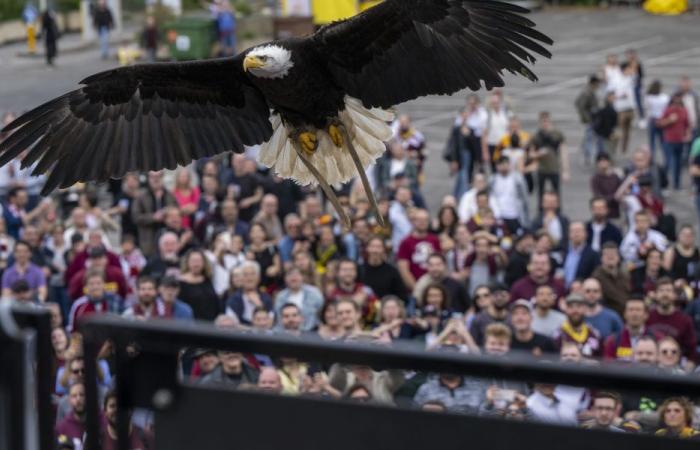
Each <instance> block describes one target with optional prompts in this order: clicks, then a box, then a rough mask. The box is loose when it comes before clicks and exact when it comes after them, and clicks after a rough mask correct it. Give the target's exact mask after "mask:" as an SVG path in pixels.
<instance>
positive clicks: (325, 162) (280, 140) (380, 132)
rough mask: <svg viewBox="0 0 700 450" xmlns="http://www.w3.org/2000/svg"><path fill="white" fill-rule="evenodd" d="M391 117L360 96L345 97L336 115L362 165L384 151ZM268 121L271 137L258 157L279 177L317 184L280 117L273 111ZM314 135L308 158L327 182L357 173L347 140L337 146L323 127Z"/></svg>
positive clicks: (305, 183) (337, 180) (390, 113)
mask: <svg viewBox="0 0 700 450" xmlns="http://www.w3.org/2000/svg"><path fill="white" fill-rule="evenodd" d="M393 118H394V115H393V113H392V112H389V111H384V110H381V109H378V108H372V109H367V108H365V107H364V106H362V102H360V101H359V100H357V99H355V98H352V97H345V110H344V111H342V112H341V113H340V114H339V119H340V122H341V123H342V124H343V125H344V126H345V128H346V129H347V131H348V134H349V135H350V139H351V140H352V143H353V146H354V147H355V150H356V151H357V153H358V156H359V158H360V161H361V162H362V165H363V166H364V167H368V166H369V165H370V164H372V163H373V162H374V161H375V160H376V159H377V158H379V157H380V156H381V155H382V154H383V153H384V151H385V146H384V142H385V141H388V140H389V139H391V128H390V127H389V125H388V123H387V122H390V121H391V120H393ZM270 121H271V123H272V128H273V130H274V132H273V134H272V137H271V138H270V140H269V141H267V142H266V143H264V144H263V145H262V146H261V148H260V154H259V156H258V161H259V162H260V163H261V164H263V165H265V166H267V167H270V168H271V169H272V170H273V171H274V172H275V173H276V174H277V175H279V176H281V177H282V178H291V179H293V180H295V181H296V182H297V183H299V184H300V185H302V186H306V185H309V184H311V185H316V184H318V182H317V181H316V178H315V177H314V176H313V175H312V174H311V172H309V170H308V169H307V168H306V166H305V165H304V163H303V162H302V161H301V160H300V159H299V158H298V157H297V154H296V151H295V149H294V146H293V145H292V142H291V140H290V139H289V138H288V136H289V134H290V133H289V130H287V129H286V127H285V126H284V124H283V123H282V121H281V120H280V117H279V116H278V115H274V116H273V117H272V118H271V120H270ZM316 138H317V139H318V148H317V150H316V151H315V152H314V153H313V155H311V156H310V157H309V160H310V161H311V164H313V166H314V167H316V169H318V171H319V172H320V173H321V175H323V176H324V177H325V178H326V181H327V182H328V183H329V184H330V185H334V186H338V185H340V184H342V183H345V182H347V181H350V180H351V179H352V178H354V177H355V176H357V169H356V168H355V164H354V163H353V160H352V156H351V155H350V153H349V150H348V148H347V144H344V145H343V148H342V149H341V148H338V147H336V146H335V144H333V141H332V140H331V138H330V136H329V135H328V133H327V131H326V130H319V131H318V132H317V133H316Z"/></svg>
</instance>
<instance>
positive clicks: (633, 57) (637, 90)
mask: <svg viewBox="0 0 700 450" xmlns="http://www.w3.org/2000/svg"><path fill="white" fill-rule="evenodd" d="M625 58H626V60H625V62H626V63H627V64H629V65H630V66H631V68H632V73H633V74H634V103H635V106H636V107H637V114H638V115H639V128H641V129H644V128H645V127H646V121H645V120H644V116H645V113H646V111H645V109H644V102H643V101H642V87H643V86H644V68H643V67H642V62H641V61H640V60H639V55H637V50H635V49H633V48H630V49H627V50H625Z"/></svg>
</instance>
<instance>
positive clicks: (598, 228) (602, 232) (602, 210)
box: [586, 197, 622, 276]
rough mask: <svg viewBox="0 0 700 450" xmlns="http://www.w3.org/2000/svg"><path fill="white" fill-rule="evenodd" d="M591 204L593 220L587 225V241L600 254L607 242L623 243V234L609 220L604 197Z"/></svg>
mask: <svg viewBox="0 0 700 450" xmlns="http://www.w3.org/2000/svg"><path fill="white" fill-rule="evenodd" d="M589 204H590V207H591V220H590V221H589V222H588V223H586V239H587V242H588V245H590V247H591V249H592V250H593V251H595V252H598V253H600V251H601V249H602V247H603V244H605V243H606V242H614V243H616V244H617V245H620V244H621V243H622V232H621V231H620V229H619V228H618V227H617V226H616V225H615V224H613V223H612V222H610V220H608V211H609V209H608V202H607V201H606V200H605V199H604V198H603V197H593V198H592V199H591V201H590V202H589ZM596 265H598V264H596ZM589 276H590V274H589Z"/></svg>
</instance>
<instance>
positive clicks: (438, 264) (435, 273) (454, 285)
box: [413, 253, 471, 313]
mask: <svg viewBox="0 0 700 450" xmlns="http://www.w3.org/2000/svg"><path fill="white" fill-rule="evenodd" d="M427 266H428V272H427V273H426V274H425V275H423V276H422V277H420V278H419V279H418V281H417V282H416V286H415V288H414V289H413V297H414V298H417V299H421V298H423V292H424V291H425V288H427V287H428V286H430V285H431V284H439V285H441V286H442V287H444V288H445V290H446V291H447V295H448V296H449V298H450V308H451V309H452V310H453V311H457V312H460V313H464V312H466V311H467V309H469V307H470V305H471V302H470V301H469V296H468V294H467V289H466V286H465V285H464V283H460V282H459V281H457V280H455V279H454V278H452V277H451V276H450V273H449V271H448V270H447V261H446V260H445V257H444V256H442V253H433V254H432V255H430V256H429V257H428V264H427Z"/></svg>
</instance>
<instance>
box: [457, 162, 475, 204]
mask: <svg viewBox="0 0 700 450" xmlns="http://www.w3.org/2000/svg"><path fill="white" fill-rule="evenodd" d="M459 159H460V161H459V163H460V167H459V172H457V182H456V183H455V192H454V194H455V198H456V199H457V201H459V199H460V198H462V195H464V193H465V192H467V191H468V190H469V183H470V182H471V180H470V176H469V175H470V173H469V172H470V167H471V163H472V154H471V152H470V151H469V150H468V149H461V150H460V151H459Z"/></svg>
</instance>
